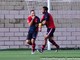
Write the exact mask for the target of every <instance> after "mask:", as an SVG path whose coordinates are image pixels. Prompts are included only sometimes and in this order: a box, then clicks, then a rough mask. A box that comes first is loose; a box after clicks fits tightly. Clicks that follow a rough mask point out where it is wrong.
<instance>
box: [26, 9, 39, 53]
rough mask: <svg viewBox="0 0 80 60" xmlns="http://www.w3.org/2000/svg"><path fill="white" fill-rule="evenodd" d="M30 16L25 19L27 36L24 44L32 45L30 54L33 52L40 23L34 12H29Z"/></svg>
mask: <svg viewBox="0 0 80 60" xmlns="http://www.w3.org/2000/svg"><path fill="white" fill-rule="evenodd" d="M30 13H31V15H30V16H28V18H27V23H28V25H29V31H28V35H27V40H26V43H28V44H29V45H32V54H34V52H35V45H36V44H35V40H36V37H37V34H38V25H39V23H40V19H39V17H37V16H36V15H35V11H34V10H31V12H30Z"/></svg>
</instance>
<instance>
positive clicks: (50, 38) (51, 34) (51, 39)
mask: <svg viewBox="0 0 80 60" xmlns="http://www.w3.org/2000/svg"><path fill="white" fill-rule="evenodd" d="M54 32H55V29H52V31H51V33H50V34H49V41H50V42H51V43H52V44H53V45H54V46H56V48H57V49H59V45H58V44H57V43H56V42H55V41H54V39H53V38H54Z"/></svg>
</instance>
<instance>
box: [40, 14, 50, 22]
mask: <svg viewBox="0 0 80 60" xmlns="http://www.w3.org/2000/svg"><path fill="white" fill-rule="evenodd" d="M44 20H46V21H48V20H49V14H48V13H47V14H44V15H43V16H42V19H41V22H42V21H44Z"/></svg>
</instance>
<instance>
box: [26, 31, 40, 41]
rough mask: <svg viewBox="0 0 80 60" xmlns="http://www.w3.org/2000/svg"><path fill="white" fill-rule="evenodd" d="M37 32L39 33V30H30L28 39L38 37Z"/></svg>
mask: <svg viewBox="0 0 80 60" xmlns="http://www.w3.org/2000/svg"><path fill="white" fill-rule="evenodd" d="M37 34H38V32H37V31H35V32H32V33H30V32H28V35H27V40H31V39H36V37H37Z"/></svg>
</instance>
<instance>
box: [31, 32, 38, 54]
mask: <svg viewBox="0 0 80 60" xmlns="http://www.w3.org/2000/svg"><path fill="white" fill-rule="evenodd" d="M36 37H37V32H34V33H33V35H32V39H31V43H32V54H34V52H35V46H36V44H35V40H36Z"/></svg>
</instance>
